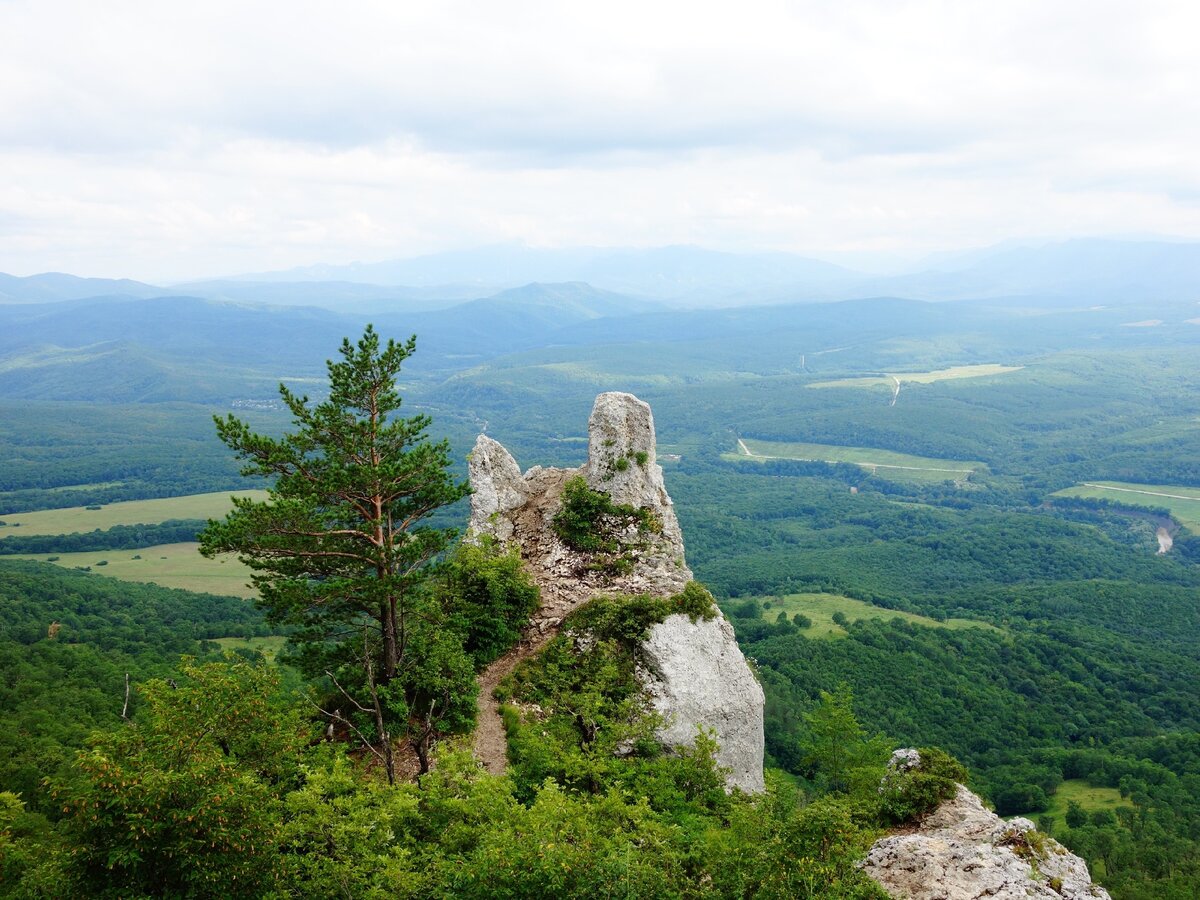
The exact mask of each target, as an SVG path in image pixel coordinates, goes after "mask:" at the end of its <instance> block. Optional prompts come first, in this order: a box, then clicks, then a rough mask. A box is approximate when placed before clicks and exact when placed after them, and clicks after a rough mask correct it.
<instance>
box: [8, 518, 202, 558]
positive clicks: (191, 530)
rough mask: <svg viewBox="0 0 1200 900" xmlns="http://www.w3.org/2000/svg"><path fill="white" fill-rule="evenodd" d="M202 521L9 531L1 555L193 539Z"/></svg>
mask: <svg viewBox="0 0 1200 900" xmlns="http://www.w3.org/2000/svg"><path fill="white" fill-rule="evenodd" d="M203 525H204V523H203V522H202V521H201V520H199V519H171V520H169V521H166V522H160V523H157V524H154V525H116V526H114V527H112V528H108V529H103V530H102V529H99V528H97V529H95V530H94V531H90V532H86V533H76V534H36V535H28V536H26V535H9V536H7V537H4V538H3V539H0V555H9V554H14V553H26V554H34V553H36V554H41V553H79V552H83V551H88V550H131V549H136V548H141V547H153V546H156V545H158V544H177V543H182V542H184V541H194V540H195V539H196V535H197V533H199V531H200V529H201V528H202V527H203Z"/></svg>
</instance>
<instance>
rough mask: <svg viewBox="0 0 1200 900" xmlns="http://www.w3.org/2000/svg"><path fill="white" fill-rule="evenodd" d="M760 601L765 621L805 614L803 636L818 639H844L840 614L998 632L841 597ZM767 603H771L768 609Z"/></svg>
mask: <svg viewBox="0 0 1200 900" xmlns="http://www.w3.org/2000/svg"><path fill="white" fill-rule="evenodd" d="M760 599H761V601H762V604H763V607H764V608H763V618H764V619H765V620H767V621H768V622H773V621H774V620H775V619H776V618H777V617H778V616H779V612H780V610H782V611H783V612H785V613H787V616H788V618H789V619H790V618H791V617H792V616H793V615H795V614H796V613H803V614H804V615H806V616H808V618H809V619H811V620H812V625H810V626H809V627H808V628H805V629H803V633H804V636H805V637H810V638H816V639H819V640H828V639H831V638H839V637H843V636H845V634H846V629H844V628H843V627H842V626H841V625H838V624H837V623H836V622H834V621H833V616H834V614H835V613H839V612H840V613H841V614H842V615H844V616H845V617H846V618H847V619H849V620H850V621H852V622H854V621H857V620H859V619H903V620H904V621H905V622H912V623H913V624H914V625H924V626H925V627H926V628H950V629H958V628H991V629H993V630H998V629H996V627H995V626H994V625H989V624H988V623H987V622H979V621H976V620H974V619H947V620H946V621H944V622H939V621H938V620H937V619H931V618H929V617H928V616H919V615H916V614H915V613H910V612H901V611H899V610H895V609H884V608H883V607H882V606H874V605H872V604H870V603H865V602H864V601H862V600H853V599H851V598H850V597H843V596H841V595H840V594H788V595H787V596H784V597H762V598H760ZM768 603H769V604H771V605H770V606H769V607H768V606H767V604H768Z"/></svg>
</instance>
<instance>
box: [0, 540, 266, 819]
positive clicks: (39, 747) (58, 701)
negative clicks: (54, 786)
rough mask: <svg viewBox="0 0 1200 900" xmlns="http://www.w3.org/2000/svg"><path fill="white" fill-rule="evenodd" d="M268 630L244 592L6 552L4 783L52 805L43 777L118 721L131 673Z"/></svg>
mask: <svg viewBox="0 0 1200 900" xmlns="http://www.w3.org/2000/svg"><path fill="white" fill-rule="evenodd" d="M260 630H261V631H262V632H263V633H265V630H266V629H265V626H264V625H263V621H262V614H261V613H259V612H258V611H257V610H255V609H254V608H253V607H252V606H250V605H249V604H247V603H246V602H245V601H242V600H236V599H233V598H230V597H215V596H209V595H204V594H192V593H188V592H186V591H177V590H169V589H167V588H160V587H158V586H157V585H152V584H122V583H120V582H115V581H113V580H111V579H108V578H100V577H98V576H94V575H87V574H85V573H82V572H74V571H70V570H64V569H60V568H58V567H57V566H50V565H46V564H43V563H36V562H27V561H23V560H4V561H0V784H3V785H4V786H5V788H6V789H8V790H11V791H14V792H17V793H19V794H20V795H21V797H22V798H23V800H24V801H25V803H26V804H27V805H28V806H29V808H30V809H31V810H35V811H40V812H51V811H52V810H53V807H52V804H50V803H49V801H48V799H47V798H46V797H45V795H44V793H43V792H42V791H41V790H40V788H39V784H40V782H41V780H42V778H44V777H46V776H47V775H55V774H57V773H58V772H59V771H60V770H61V769H62V768H64V767H65V766H66V765H67V764H68V763H69V760H70V758H71V756H72V753H73V751H74V750H75V749H76V748H78V747H81V746H82V745H83V743H84V740H85V739H86V738H87V735H88V733H89V732H90V731H91V730H92V729H94V728H99V727H107V726H110V725H112V724H114V723H116V722H117V721H118V716H119V714H120V712H121V707H122V702H123V697H124V690H125V687H124V679H125V675H126V674H127V673H128V674H129V675H130V676H131V679H132V681H133V683H134V684H135V685H137V684H138V683H140V682H141V681H143V680H144V679H146V678H149V677H152V676H155V675H165V674H167V673H168V672H170V671H171V670H172V669H173V668H174V665H175V663H176V662H177V661H178V659H179V656H180V654H185V653H189V654H196V653H198V652H200V651H201V646H200V644H199V643H198V642H199V641H201V640H203V639H205V638H215V637H221V636H224V635H230V634H238V633H251V634H253V633H256V632H258V631H260ZM137 703H138V700H137V696H136V695H135V697H134V703H133V707H132V708H133V709H137Z"/></svg>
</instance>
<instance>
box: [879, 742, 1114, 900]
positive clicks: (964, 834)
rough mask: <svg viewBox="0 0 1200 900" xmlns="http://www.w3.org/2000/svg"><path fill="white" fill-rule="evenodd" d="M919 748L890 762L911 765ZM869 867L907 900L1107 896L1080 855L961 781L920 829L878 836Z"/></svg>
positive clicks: (1091, 899) (1092, 899)
mask: <svg viewBox="0 0 1200 900" xmlns="http://www.w3.org/2000/svg"><path fill="white" fill-rule="evenodd" d="M913 754H915V751H912V750H904V751H897V755H901V758H900V759H897V755H894V756H893V759H892V763H893V765H895V766H897V767H908V768H911V767H912V765H913V764H914V762H913V759H912V755H913ZM863 870H864V871H865V872H866V873H867V874H868V875H870V876H871V877H872V878H874V879H875V880H876V881H878V882H879V883H880V884H881V885H882V886H883V888H884V889H885V890H886V891H887V892H888V893H889V894H891V895H892V896H893V897H896V898H905V900H982V898H990V900H1029V898H1043V900H1063V898H1066V900H1109V896H1108V892H1107V891H1105V890H1104V888H1102V887H1098V886H1097V885H1095V884H1093V883H1092V879H1091V875H1090V874H1089V873H1088V868H1087V864H1086V863H1084V861H1083V860H1081V859H1080V858H1079V857H1078V856H1075V855H1074V854H1073V853H1071V852H1070V851H1068V850H1067V849H1066V848H1065V847H1063V846H1062V845H1061V844H1060V843H1058V841H1056V840H1054V839H1053V838H1050V837H1047V836H1045V835H1040V834H1037V833H1036V832H1035V829H1034V824H1033V823H1032V822H1030V821H1029V820H1028V819H1013V820H1011V821H1009V822H1005V821H1004V820H1003V819H1001V818H1000V817H999V816H997V815H996V814H995V813H993V812H991V811H990V810H988V809H987V808H986V807H984V805H983V803H982V801H980V799H979V798H978V797H977V796H976V795H975V794H973V793H971V792H970V791H969V790H967V789H966V788H965V787H963V786H962V785H959V787H958V793H957V794H955V796H954V797H951V798H950V799H949V800H946V801H944V802H943V803H942V804H941V805H940V806H938V808H937V809H935V810H934V811H933V812H932V813H930V814H929V815H928V816H926V817H925V818H924V819H923V820H922V821H921V823H920V825H919V827H918V828H917V830H916V831H914V832H912V833H908V834H896V835H891V836H889V837H885V838H881V839H880V840H878V841H876V842H875V844H874V846H872V847H871V852H870V853H868V854H867V858H866V859H865V860H864V861H863Z"/></svg>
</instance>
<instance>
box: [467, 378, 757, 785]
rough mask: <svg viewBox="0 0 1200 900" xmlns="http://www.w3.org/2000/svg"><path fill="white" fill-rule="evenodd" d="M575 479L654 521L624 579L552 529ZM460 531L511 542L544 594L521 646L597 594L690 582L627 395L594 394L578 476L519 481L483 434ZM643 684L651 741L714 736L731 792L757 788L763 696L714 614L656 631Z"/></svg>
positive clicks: (562, 472)
mask: <svg viewBox="0 0 1200 900" xmlns="http://www.w3.org/2000/svg"><path fill="white" fill-rule="evenodd" d="M579 475H582V476H583V477H584V479H585V480H586V481H587V484H588V487H590V488H591V489H592V490H594V491H603V492H606V493H608V494H609V495H611V497H612V500H613V502H614V503H615V504H629V505H631V506H635V507H638V508H642V509H648V510H650V512H652V513H653V516H654V519H655V521H657V522H658V523H660V524H661V531H660V532H659V533H654V534H648V535H638V540H637V541H636V542H631V544H630V549H629V550H628V553H627V554H626V555H627V561H628V563H629V565H628V566H627V567H626V568H625V570H624V571H620V572H616V573H614V572H613V571H605V570H604V568H603V567H596V566H594V565H592V563H593V562H594V560H593V559H592V558H590V557H589V555H588V554H585V553H580V552H578V551H575V550H573V549H571V548H570V547H568V546H566V545H565V544H564V543H563V542H562V540H560V539H559V537H558V535H557V534H556V533H555V531H554V527H553V522H554V516H555V515H556V514H557V513H558V511H559V510H560V509H561V508H562V493H563V489H564V487H565V486H566V484H567V482H568V481H569V480H570V479H571V478H573V477H575V476H579ZM470 481H471V488H472V490H473V494H472V496H471V522H470V528H469V533H470V534H477V535H492V536H494V537H495V538H497V539H498V540H500V541H501V542H503V543H512V544H515V545H516V546H517V547H518V548H519V549H520V553H521V558H522V561H523V562H524V564H525V567H526V569H527V570H528V571H529V573H530V574H531V575H532V576H533V578H534V580H535V581H536V582H537V584H538V586H539V588H540V589H541V595H542V601H541V607H540V608H539V609H538V610H537V612H536V613H534V615H533V617H532V621H531V627H530V632H531V636H530V641H531V643H532V644H535V645H536V644H540V643H542V642H543V641H544V640H545V639H548V638H549V636H551V635H552V634H554V633H556V632H557V630H558V628H559V626H560V625H561V623H562V620H563V618H564V617H565V616H567V615H568V614H569V613H570V612H571V611H572V610H573V609H575V608H576V607H578V606H581V605H582V604H584V603H586V602H587V601H588V600H590V599H592V598H593V597H596V596H599V595H601V594H617V593H620V594H650V595H653V596H660V597H661V596H671V595H673V594H676V593H679V592H680V591H682V590H683V588H684V587H685V586H686V585H687V583H688V582H689V581H691V579H692V572H691V570H690V569H689V568H688V567H687V562H686V560H685V558H684V549H683V534H682V533H681V531H680V528H679V522H678V519H677V518H676V516H675V507H674V504H673V503H672V502H671V498H670V495H668V493H667V489H666V485H665V484H664V481H663V473H662V468H661V467H660V466H659V465H658V462H657V461H656V457H655V435H654V417H653V415H652V414H651V412H650V406H649V404H647V403H645V402H643V401H641V400H639V399H638V398H637V397H634V396H633V395H632V394H625V393H618V392H612V393H605V394H601V395H600V396H598V397H597V398H596V402H595V405H594V406H593V408H592V414H591V417H590V419H589V421H588V459H587V462H586V463H584V465H583V466H581V467H580V468H577V469H558V468H542V467H541V466H535V467H533V468H532V469H529V470H528V471H527V472H525V473H524V474H521V471H520V469H519V468H518V466H517V463H516V460H514V459H513V457H512V455H511V454H510V453H509V452H508V451H507V450H506V449H504V447H503V446H502V445H500V444H499V443H497V442H496V441H494V440H492V439H491V438H489V437H487V436H486V435H480V436H479V439H478V440H477V441H476V442H475V449H474V450H473V451H472V454H471V460H470ZM644 649H645V652H646V658H647V660H648V661H649V664H648V665H647V667H646V668H645V671H644V673H643V674H644V681H645V684H646V688H647V692H648V694H649V695H650V698H651V702H652V704H653V706H654V708H655V710H656V711H657V712H659V713H660V714H661V715H662V716H663V718H664V722H665V724H664V726H663V728H662V729H661V730H660V733H659V738H660V739H661V740H662V741H663V743H664V744H666V745H667V746H672V747H673V746H681V745H684V744H690V743H691V742H692V741H693V740H694V739H695V736H696V729H697V726H700V727H703V728H705V729H706V730H707V729H711V730H712V731H713V732H715V734H716V739H717V742H718V744H719V746H720V748H721V750H720V754H719V756H718V762H719V763H720V764H721V765H723V766H726V767H728V768H729V769H730V775H729V778H728V784H729V786H730V787H731V788H732V787H739V788H741V789H742V790H745V791H761V790H762V789H763V775H762V757H763V693H762V688H761V687H760V686H759V685H758V682H757V681H756V680H755V678H754V675H753V673H752V672H751V671H750V668H749V666H748V665H747V664H746V660H745V657H743V656H742V652H741V650H739V649H738V646H737V642H736V640H735V639H734V636H733V629H732V628H731V627H730V626H729V624H728V622H726V621H725V620H724V619H723V618H722V617H720V615H719V614H718V617H717V618H716V619H713V620H709V621H697V622H692V621H691V620H690V619H689V618H688V617H687V616H672V617H670V618H669V619H668V620H667V621H666V622H663V623H660V624H659V625H657V626H655V628H654V629H653V631H652V633H651V636H650V639H649V641H648V642H647V644H646V647H645V648H644Z"/></svg>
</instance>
